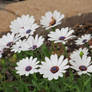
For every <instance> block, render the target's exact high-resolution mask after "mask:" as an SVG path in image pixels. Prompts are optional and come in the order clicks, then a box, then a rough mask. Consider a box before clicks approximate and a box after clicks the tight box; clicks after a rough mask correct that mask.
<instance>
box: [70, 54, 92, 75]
mask: <svg viewBox="0 0 92 92" xmlns="http://www.w3.org/2000/svg"><path fill="white" fill-rule="evenodd" d="M70 64H71V68H72V69H74V70H76V71H77V73H78V75H82V74H88V75H89V73H92V65H91V64H92V63H91V57H87V56H86V55H83V56H82V57H77V56H76V59H75V60H70Z"/></svg>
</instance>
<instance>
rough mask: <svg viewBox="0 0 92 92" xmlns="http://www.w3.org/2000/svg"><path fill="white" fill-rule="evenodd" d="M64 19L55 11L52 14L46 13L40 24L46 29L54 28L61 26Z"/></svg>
mask: <svg viewBox="0 0 92 92" xmlns="http://www.w3.org/2000/svg"><path fill="white" fill-rule="evenodd" d="M63 18H64V15H63V14H60V12H58V11H57V10H55V11H54V12H53V13H52V12H50V11H49V12H46V14H45V16H42V17H41V20H40V24H41V25H42V26H43V27H44V28H46V30H47V29H50V28H51V27H55V26H57V25H59V24H61V20H62V19H63Z"/></svg>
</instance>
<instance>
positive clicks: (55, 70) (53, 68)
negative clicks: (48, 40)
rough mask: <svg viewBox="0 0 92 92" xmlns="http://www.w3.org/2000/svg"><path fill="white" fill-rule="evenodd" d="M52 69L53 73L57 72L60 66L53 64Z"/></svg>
mask: <svg viewBox="0 0 92 92" xmlns="http://www.w3.org/2000/svg"><path fill="white" fill-rule="evenodd" d="M50 71H51V72H52V73H56V72H58V71H59V67H58V66H53V67H51V69H50Z"/></svg>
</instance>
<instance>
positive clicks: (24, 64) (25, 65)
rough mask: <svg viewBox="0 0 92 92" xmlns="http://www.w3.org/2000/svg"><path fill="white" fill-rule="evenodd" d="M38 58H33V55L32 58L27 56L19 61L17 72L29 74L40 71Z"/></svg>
mask: <svg viewBox="0 0 92 92" xmlns="http://www.w3.org/2000/svg"><path fill="white" fill-rule="evenodd" d="M38 63H39V62H38V61H37V58H33V57H32V56H31V57H30V58H28V57H27V58H25V59H22V60H20V61H19V62H17V67H15V69H16V70H17V72H16V73H17V74H19V75H25V76H28V75H29V74H33V73H36V72H38V70H37V68H38V65H37V64H38Z"/></svg>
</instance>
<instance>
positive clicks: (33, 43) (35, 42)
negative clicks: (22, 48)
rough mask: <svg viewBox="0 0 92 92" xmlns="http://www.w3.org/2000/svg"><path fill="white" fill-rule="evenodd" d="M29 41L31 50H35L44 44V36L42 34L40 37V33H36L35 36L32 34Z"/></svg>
mask: <svg viewBox="0 0 92 92" xmlns="http://www.w3.org/2000/svg"><path fill="white" fill-rule="evenodd" d="M27 42H28V45H29V50H35V49H37V48H39V47H40V46H41V45H42V44H43V42H44V38H43V37H42V36H39V37H38V35H36V36H35V37H33V36H30V37H29V38H28V40H27Z"/></svg>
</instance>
